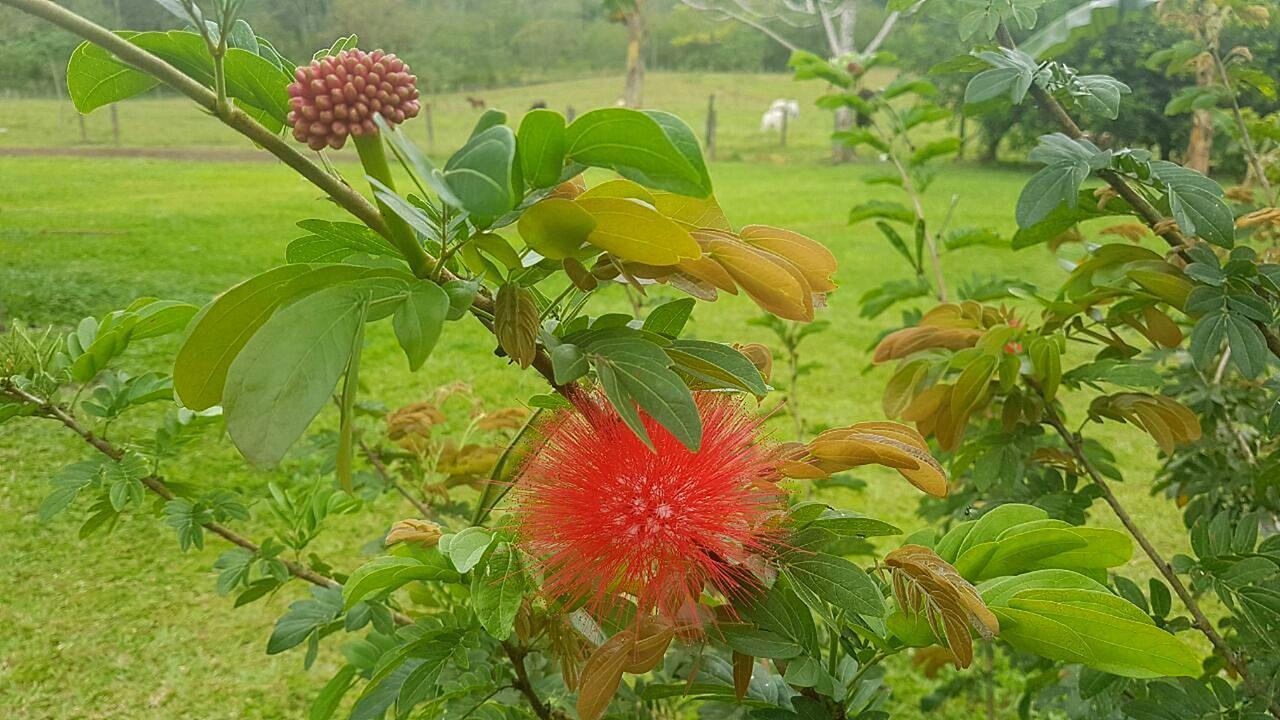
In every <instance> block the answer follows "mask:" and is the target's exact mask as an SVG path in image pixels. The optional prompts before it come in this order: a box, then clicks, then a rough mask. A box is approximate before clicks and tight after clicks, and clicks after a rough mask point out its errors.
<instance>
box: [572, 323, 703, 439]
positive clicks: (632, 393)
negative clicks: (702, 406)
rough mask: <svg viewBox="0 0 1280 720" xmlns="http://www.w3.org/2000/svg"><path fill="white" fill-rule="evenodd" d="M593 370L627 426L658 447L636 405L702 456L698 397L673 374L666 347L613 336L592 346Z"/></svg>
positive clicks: (589, 350)
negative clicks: (696, 398)
mask: <svg viewBox="0 0 1280 720" xmlns="http://www.w3.org/2000/svg"><path fill="white" fill-rule="evenodd" d="M586 349H587V351H588V352H589V353H591V355H592V356H593V365H594V367H595V369H596V374H597V375H598V376H599V378H600V384H601V386H602V387H603V388H604V391H605V395H606V396H607V397H608V398H609V402H610V403H612V404H613V406H614V408H616V409H617V410H618V413H619V414H620V415H621V417H622V419H623V421H624V422H626V423H627V427H630V428H631V430H632V432H634V433H635V434H636V436H638V437H639V438H640V439H641V440H643V441H645V444H647V445H649V447H650V448H652V447H653V442H652V440H651V439H650V438H649V433H648V431H647V430H645V427H644V423H643V421H642V420H641V419H640V415H639V413H637V412H636V409H635V404H639V406H640V408H641V409H643V410H644V411H645V412H647V413H648V414H649V415H650V416H651V417H652V418H653V419H654V420H656V421H657V422H658V424H659V425H661V426H662V427H664V428H666V430H667V431H668V432H670V433H671V434H672V435H673V436H675V438H676V440H678V441H680V444H682V445H684V446H685V447H687V448H689V449H690V450H693V451H697V449H698V447H699V446H700V445H701V444H702V419H701V417H700V416H699V415H698V406H697V404H696V403H695V402H694V400H693V394H692V393H691V392H689V388H688V387H687V386H686V385H685V384H684V382H683V381H681V380H680V377H679V376H678V375H676V374H675V373H674V372H672V371H671V369H670V365H671V363H672V361H671V359H670V358H669V357H668V356H667V354H666V353H665V352H663V350H662V348H660V347H658V346H657V345H654V344H653V343H651V342H648V341H647V340H644V339H641V338H638V337H625V336H623V337H613V338H610V339H606V340H603V341H597V342H594V343H592V344H591V345H590V346H588V347H587V348H586Z"/></svg>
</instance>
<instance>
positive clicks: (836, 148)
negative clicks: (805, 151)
mask: <svg viewBox="0 0 1280 720" xmlns="http://www.w3.org/2000/svg"><path fill="white" fill-rule="evenodd" d="M852 127H853V109H852V108H847V107H842V108H836V119H835V131H836V132H841V131H842V130H848V129H850V128H852ZM850 160H853V148H851V147H849V146H848V145H847V144H845V143H844V142H842V141H840V140H836V141H835V142H833V143H831V162H833V163H837V164H839V163H846V162H849V161H850Z"/></svg>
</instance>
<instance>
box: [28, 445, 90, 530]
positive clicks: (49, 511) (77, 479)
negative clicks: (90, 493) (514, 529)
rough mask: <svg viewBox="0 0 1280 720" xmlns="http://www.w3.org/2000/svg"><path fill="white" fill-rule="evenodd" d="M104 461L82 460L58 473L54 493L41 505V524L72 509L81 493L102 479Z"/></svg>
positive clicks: (54, 478)
mask: <svg viewBox="0 0 1280 720" xmlns="http://www.w3.org/2000/svg"><path fill="white" fill-rule="evenodd" d="M103 465H104V461H102V460H82V461H80V462H77V463H71V464H70V465H67V466H65V467H63V468H62V469H61V470H59V471H58V474H57V475H55V476H54V477H53V479H52V480H51V482H52V483H53V488H54V489H53V492H52V493H50V494H49V496H48V497H46V498H45V499H44V502H42V503H41V504H40V510H39V512H38V513H37V517H39V518H40V522H48V521H49V520H51V519H52V518H53V517H54V516H55V515H57V514H58V513H60V512H62V511H63V510H66V509H67V508H68V507H70V505H71V503H73V502H75V499H76V496H77V495H79V494H80V491H81V490H83V489H85V488H87V487H89V486H90V485H92V484H93V483H94V482H95V481H96V480H98V479H99V478H100V477H102V468H103Z"/></svg>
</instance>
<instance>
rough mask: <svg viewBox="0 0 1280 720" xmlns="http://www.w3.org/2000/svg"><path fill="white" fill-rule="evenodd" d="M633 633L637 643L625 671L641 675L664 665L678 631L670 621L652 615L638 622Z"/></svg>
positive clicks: (632, 649) (632, 648)
mask: <svg viewBox="0 0 1280 720" xmlns="http://www.w3.org/2000/svg"><path fill="white" fill-rule="evenodd" d="M633 632H634V633H635V636H636V641H635V644H634V645H632V647H631V655H630V656H629V657H628V659H627V666H626V667H625V668H623V671H624V672H628V673H631V674H632V675H639V674H642V673H647V672H649V671H650V670H652V669H654V668H656V667H658V665H660V664H662V658H663V656H664V655H666V654H667V648H669V647H671V641H672V639H674V638H675V636H676V630H675V626H673V625H672V624H671V621H670V620H667V619H666V618H664V617H661V616H659V615H650V616H648V617H645V618H644V619H643V620H640V621H639V622H637V623H636V629H635V630H634V631H633Z"/></svg>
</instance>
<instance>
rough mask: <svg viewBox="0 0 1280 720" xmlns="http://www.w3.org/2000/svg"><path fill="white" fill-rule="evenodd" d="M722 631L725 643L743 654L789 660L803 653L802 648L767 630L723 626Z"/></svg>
mask: <svg viewBox="0 0 1280 720" xmlns="http://www.w3.org/2000/svg"><path fill="white" fill-rule="evenodd" d="M723 632H724V640H725V643H726V644H728V646H729V647H731V648H733V649H734V650H735V651H737V652H740V653H742V654H743V655H750V656H752V657H765V658H773V659H775V660H789V659H791V658H794V657H798V656H799V655H801V654H802V653H804V648H802V647H800V646H799V645H797V644H796V643H794V642H792V641H790V640H787V639H786V638H784V637H781V636H779V635H776V634H774V633H772V632H769V631H768V630H760V629H758V628H751V627H738V626H724V627H723Z"/></svg>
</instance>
